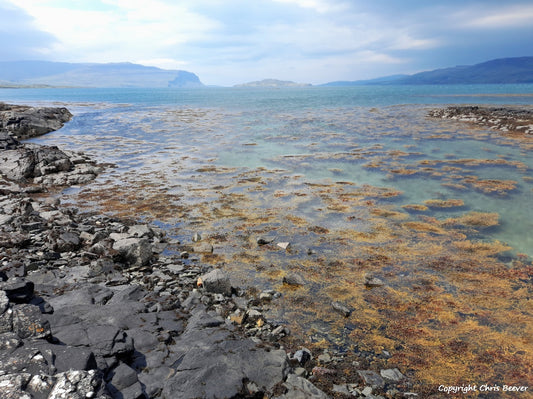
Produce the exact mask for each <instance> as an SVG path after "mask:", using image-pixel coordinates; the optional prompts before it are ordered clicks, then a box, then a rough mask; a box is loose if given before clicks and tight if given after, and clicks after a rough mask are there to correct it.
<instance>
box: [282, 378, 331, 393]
mask: <svg viewBox="0 0 533 399" xmlns="http://www.w3.org/2000/svg"><path fill="white" fill-rule="evenodd" d="M283 386H285V387H286V388H287V389H288V391H287V393H285V394H284V395H281V396H280V397H279V398H280V399H328V396H327V395H326V394H325V393H324V392H322V391H321V390H320V389H318V388H317V387H315V386H314V385H313V384H312V383H311V382H310V381H309V380H306V379H305V378H302V377H298V376H296V375H294V374H289V376H288V377H287V381H285V382H284V383H283Z"/></svg>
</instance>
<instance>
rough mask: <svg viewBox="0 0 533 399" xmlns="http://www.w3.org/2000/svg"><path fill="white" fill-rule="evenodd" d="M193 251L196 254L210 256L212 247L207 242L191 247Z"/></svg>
mask: <svg viewBox="0 0 533 399" xmlns="http://www.w3.org/2000/svg"><path fill="white" fill-rule="evenodd" d="M192 249H193V251H194V252H196V253H200V254H202V253H204V254H210V253H212V252H213V246H212V245H211V244H209V243H207V242H204V243H200V244H196V245H195V246H193V247H192Z"/></svg>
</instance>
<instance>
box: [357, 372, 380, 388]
mask: <svg viewBox="0 0 533 399" xmlns="http://www.w3.org/2000/svg"><path fill="white" fill-rule="evenodd" d="M357 374H359V376H360V377H361V378H362V379H363V381H364V383H365V384H366V385H369V386H371V387H373V388H383V387H384V386H385V381H384V380H383V378H381V376H380V375H379V374H378V373H376V372H375V371H373V370H357Z"/></svg>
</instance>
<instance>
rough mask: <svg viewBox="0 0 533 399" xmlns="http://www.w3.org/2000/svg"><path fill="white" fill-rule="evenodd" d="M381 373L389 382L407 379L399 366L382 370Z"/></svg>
mask: <svg viewBox="0 0 533 399" xmlns="http://www.w3.org/2000/svg"><path fill="white" fill-rule="evenodd" d="M379 373H380V374H381V376H382V377H383V378H384V379H385V381H389V382H400V381H401V380H403V379H405V376H404V375H403V374H402V373H401V372H400V370H398V369H397V368H394V369H386V370H381V371H380V372H379Z"/></svg>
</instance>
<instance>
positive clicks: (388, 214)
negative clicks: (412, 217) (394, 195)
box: [370, 208, 409, 220]
mask: <svg viewBox="0 0 533 399" xmlns="http://www.w3.org/2000/svg"><path fill="white" fill-rule="evenodd" d="M370 213H371V214H372V215H375V216H379V217H384V218H390V219H394V220H405V219H407V218H408V217H409V215H407V214H406V213H403V212H398V211H395V210H392V209H388V208H374V209H372V210H371V211H370Z"/></svg>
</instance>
